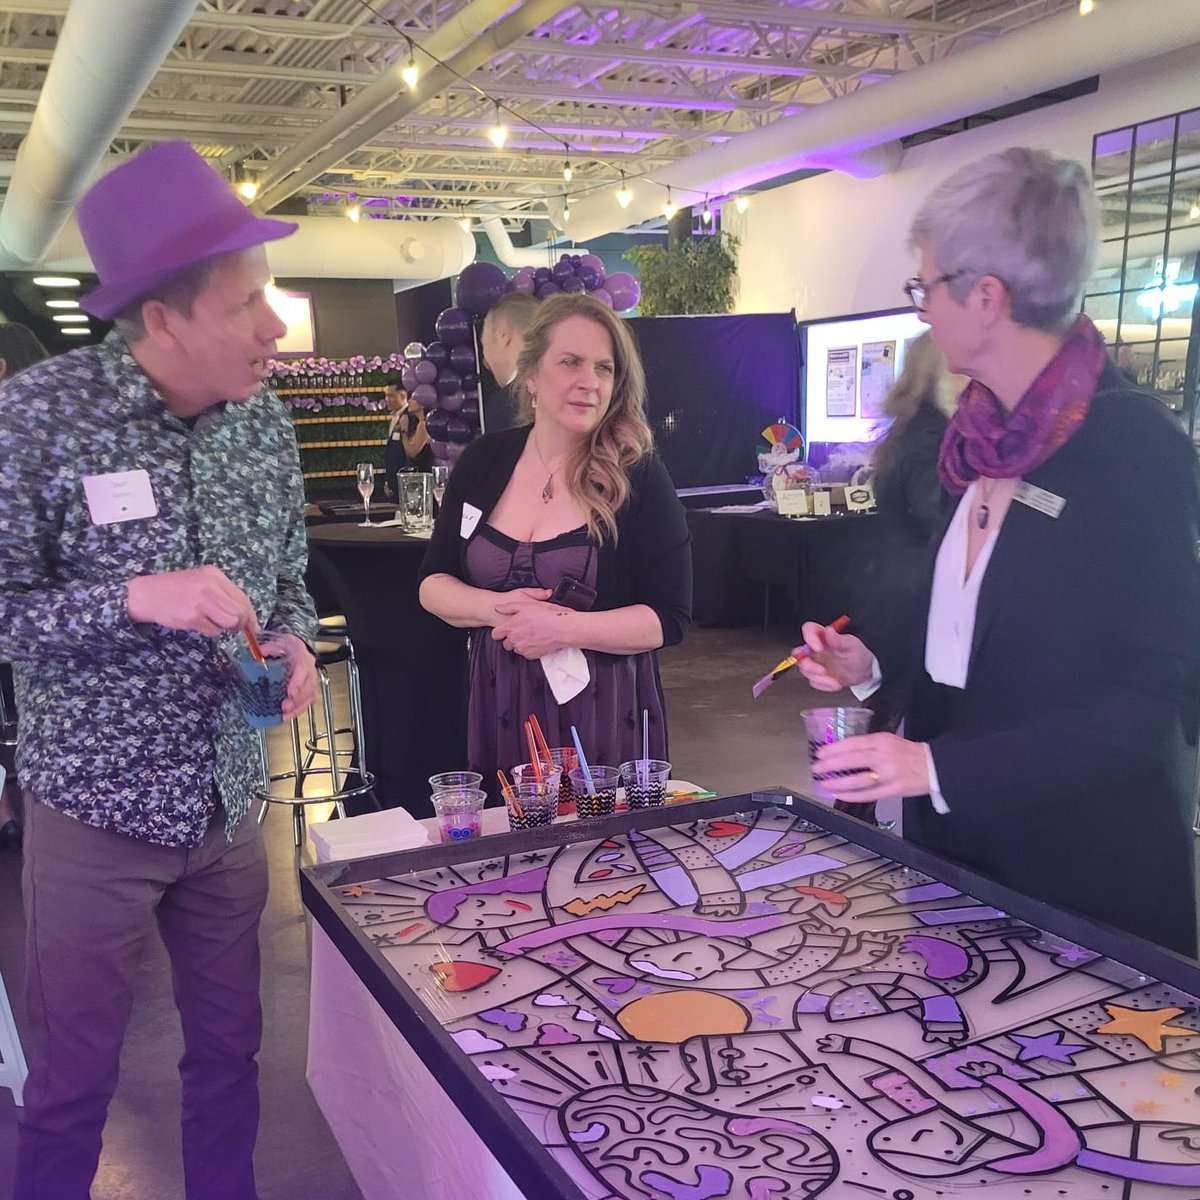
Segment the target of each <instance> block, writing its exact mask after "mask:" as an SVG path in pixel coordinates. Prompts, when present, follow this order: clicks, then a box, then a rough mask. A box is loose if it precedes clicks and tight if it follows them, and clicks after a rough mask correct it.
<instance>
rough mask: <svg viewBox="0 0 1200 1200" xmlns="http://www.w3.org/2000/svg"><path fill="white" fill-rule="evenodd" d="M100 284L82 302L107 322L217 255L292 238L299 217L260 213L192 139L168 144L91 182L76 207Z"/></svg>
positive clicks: (154, 148) (148, 150)
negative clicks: (194, 146) (278, 218)
mask: <svg viewBox="0 0 1200 1200" xmlns="http://www.w3.org/2000/svg"><path fill="white" fill-rule="evenodd" d="M76 217H77V219H78V221H79V232H80V233H81V234H82V235H83V244H84V245H85V246H86V247H87V251H88V254H90V255H91V259H92V264H93V266H95V268H96V274H97V275H99V276H100V286H99V287H97V288H93V289H92V291H90V292H88V294H87V295H86V296H84V297H83V299H82V300H81V301H80V303H81V304H82V306H83V307H84V308H85V309H86V310H87V311H88V312H90V313H91V314H92V316H94V317H99V318H101V320H108V319H109V318H111V317H113V316H115V315H116V314H117V313H119V312H120V311H121V310H122V309H124V308H127V307H128V306H129V305H130V304H132V303H133V302H134V301H135V300H137V299H139V298H140V297H142V296H145V295H148V294H149V293H150V292H152V291H154V289H155V288H157V287H161V286H162V285H163V284H164V283H166V282H168V281H169V280H170V279H172V278H173V277H174V276H176V275H178V274H179V273H180V272H182V271H185V270H186V269H187V268H188V267H191V266H194V265H195V264H196V263H199V262H203V261H204V260H205V259H207V258H215V257H216V256H217V255H218V254H230V253H232V252H233V251H235V250H245V249H248V248H249V247H250V246H258V245H261V244H262V243H263V242H271V241H274V240H275V239H276V238H282V237H287V236H288V234H290V233H295V232H296V230H297V229H298V228H299V226H298V225H297V224H296V223H295V222H294V221H273V220H271V219H270V218H267V217H256V216H255V215H254V214H253V213H252V212H251V211H250V210H249V209H248V208H247V207H246V206H245V205H244V204H243V203H242V202H241V201H240V200H239V199H238V198H237V196H236V195H235V194H234V191H233V189H232V188H231V187H230V186H229V185H228V184H227V183H226V182H225V180H223V179H222V178H221V177H220V175H218V174H217V173H216V171H214V170H213V169H212V168H211V167H210V166H209V165H208V163H206V162H205V161H204V159H203V158H201V157H200V155H199V154H197V153H196V151H195V150H193V149H192V148H191V146H189V145H188V144H187V142H163V143H161V144H159V145H157V146H151V147H150V148H149V149H147V150H143V151H142V152H141V153H140V154H138V155H136V156H135V157H133V158H131V159H130V160H129V161H128V162H126V163H122V164H121V166H119V167H117V168H116V169H115V170H113V171H110V172H109V173H108V174H107V175H105V176H104V178H103V179H101V180H99V181H98V182H97V183H95V184H93V185H92V187H90V188H89V189H88V190H87V192H86V193H85V194H84V196H83V198H82V199H81V200H80V201H79V205H78V207H77V209H76Z"/></svg>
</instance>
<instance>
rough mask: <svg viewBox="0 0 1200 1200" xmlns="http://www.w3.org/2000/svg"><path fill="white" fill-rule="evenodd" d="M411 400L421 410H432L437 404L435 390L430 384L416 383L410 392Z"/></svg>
mask: <svg viewBox="0 0 1200 1200" xmlns="http://www.w3.org/2000/svg"><path fill="white" fill-rule="evenodd" d="M412 398H413V399H414V400H415V401H416V402H417V403H418V404H419V405H420V406H421V407H422V408H432V407H433V406H434V405H435V404H436V403H437V402H438V394H437V388H435V387H434V386H433V384H432V383H418V384H417V386H416V387H415V388H413V390H412Z"/></svg>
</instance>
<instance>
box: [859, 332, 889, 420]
mask: <svg viewBox="0 0 1200 1200" xmlns="http://www.w3.org/2000/svg"><path fill="white" fill-rule="evenodd" d="M895 381H896V343H895V342H894V341H893V342H867V343H865V344H864V345H863V348H862V382H861V385H860V388H859V390H860V392H861V394H862V415H863V416H864V417H873V418H874V419H876V420H878V419H879V418H880V417H882V416H883V415H884V402H885V401H886V400H887V396H888V392H890V391H891V390H892V384H893V383H895Z"/></svg>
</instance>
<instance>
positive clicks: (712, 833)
mask: <svg viewBox="0 0 1200 1200" xmlns="http://www.w3.org/2000/svg"><path fill="white" fill-rule="evenodd" d="M748 828H749V826H747V825H740V824H739V823H738V822H737V821H711V822H710V823H709V826H708V828H707V829H706V830H705V831H704V836H705V837H735V836H736V835H737V834H739V833H745V832H746V831H747V829H748Z"/></svg>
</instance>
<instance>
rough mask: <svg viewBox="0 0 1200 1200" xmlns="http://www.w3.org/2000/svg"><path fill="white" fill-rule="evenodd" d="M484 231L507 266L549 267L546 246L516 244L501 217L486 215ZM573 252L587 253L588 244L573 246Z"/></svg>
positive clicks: (481, 223) (549, 260) (549, 257)
mask: <svg viewBox="0 0 1200 1200" xmlns="http://www.w3.org/2000/svg"><path fill="white" fill-rule="evenodd" d="M479 224H480V226H481V227H482V228H483V232H484V233H486V234H487V235H488V241H490V242H491V243H492V249H493V250H494V251H495V252H496V257H497V258H498V259H499V260H500V262H501V263H502V264H503V265H504V266H506V267H515V268H520V267H548V266H550V265H551V264H552V261H553V260H552V257H551V255H550V253H549V252H548V250H547V248H546V247H545V246H541V247H537V246H514V245H513V243H512V238H510V237H509V236H508V230H507V229H505V228H504V222H503V221H502V220H500V218H499V217H484V218H483V220H481V221H480V222H479ZM571 253H572V254H586V253H587V247H586V246H574V245H573V246H572V247H571Z"/></svg>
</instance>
